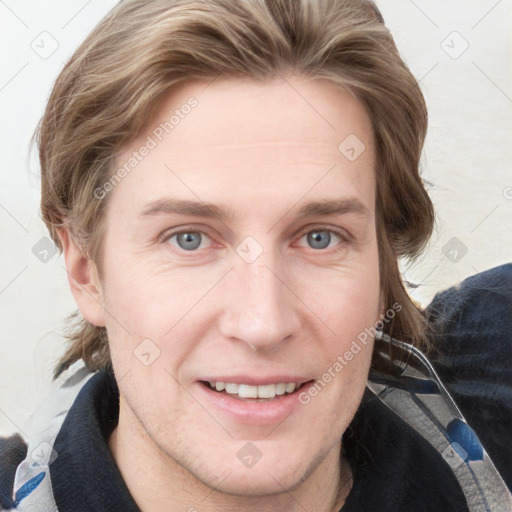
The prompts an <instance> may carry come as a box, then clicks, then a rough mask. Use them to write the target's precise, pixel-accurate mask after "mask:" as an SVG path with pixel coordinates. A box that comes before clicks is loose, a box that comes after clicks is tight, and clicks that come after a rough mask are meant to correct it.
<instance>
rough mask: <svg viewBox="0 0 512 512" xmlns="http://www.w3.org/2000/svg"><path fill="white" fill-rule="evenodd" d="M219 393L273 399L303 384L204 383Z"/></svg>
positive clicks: (289, 392) (291, 391)
mask: <svg viewBox="0 0 512 512" xmlns="http://www.w3.org/2000/svg"><path fill="white" fill-rule="evenodd" d="M205 384H206V385H208V386H209V387H210V389H213V390H215V391H218V392H219V393H221V392H225V393H227V394H229V395H237V396H238V397H239V398H266V399H269V398H275V397H276V396H280V395H286V394H291V393H294V392H295V391H297V390H298V389H300V387H301V386H302V385H303V384H305V383H300V382H298V383H295V382H288V383H286V382H279V383H276V384H265V385H261V386H251V385H249V384H235V383H234V382H214V381H209V382H207V383H205Z"/></svg>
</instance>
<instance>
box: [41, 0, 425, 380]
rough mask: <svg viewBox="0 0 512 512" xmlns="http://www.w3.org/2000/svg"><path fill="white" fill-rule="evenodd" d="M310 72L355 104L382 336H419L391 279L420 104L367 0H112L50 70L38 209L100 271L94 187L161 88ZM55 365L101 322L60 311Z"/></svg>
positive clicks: (419, 327) (99, 354)
mask: <svg viewBox="0 0 512 512" xmlns="http://www.w3.org/2000/svg"><path fill="white" fill-rule="evenodd" d="M290 71H292V72H294V73H300V74H303V75H307V76H310V77H312V78H324V79H328V80H331V81H332V82H334V83H336V84H339V85H340V86H342V87H344V88H347V89H349V90H350V91H352V92H353V94H355V95H356V97H357V98H358V99H359V100H360V101H361V102H362V103H363V104H364V105H365V106H366V109H367V111H368V114H369V116H370V118H371V121H372V124H373V129H374V136H375V144H376V148H377V172H376V181H377V198H376V215H377V237H378V246H379V262H380V273H381V283H380V289H381V294H382V297H383V304H384V307H387V308H391V305H392V304H396V303H398V304H400V305H401V311H400V314H398V315H396V316H394V318H392V319H390V320H389V321H388V322H387V323H386V324H385V325H384V327H383V329H384V331H385V332H386V333H387V334H390V335H393V336H395V337H399V338H400V339H402V340H405V341H409V342H411V343H415V344H417V345H420V344H423V345H425V346H426V343H427V342H426V339H427V338H426V336H425V328H426V323H425V320H424V318H423V315H422V314H421V312H420V311H419V310H418V309H417V308H416V307H415V306H414V304H413V303H412V301H411V299H410V298H409V296H408V294H407V292H406V290H405V289H404V286H403V283H402V280H401V276H400V272H399V268H398V259H399V258H401V257H406V258H414V257H415V256H417V255H418V253H419V252H420V251H421V250H422V248H423V247H424V245H425V243H426V242H427V240H428V238H429V237H430V234H431V232H432V229H433V223H434V212H433V207H432V203H431V201H430V198H429V196H428V194H427V192H426V190H425V188H424V185H423V182H422V180H421V177H420V174H419V159H420V155H421V151H422V147H423V142H424V138H425V135H426V129H427V110H426V105H425V101H424V98H423V95H422V93H421V90H420V88H419V85H418V83H417V81H416V80H415V78H414V77H413V75H412V74H411V72H410V71H409V69H408V68H407V66H406V64H405V63H404V62H403V60H402V59H401V57H400V55H399V53H398V51H397V49H396V46H395V44H394V41H393V38H392V36H391V35H390V33H389V31H388V29H387V28H386V27H385V25H384V21H383V19H382V16H381V15H380V13H379V11H378V10H377V8H376V7H375V5H374V4H373V3H372V2H370V1H367V0H243V1H238V0H168V1H158V0H152V1H144V2H141V1H140V0H124V1H122V2H120V3H119V4H118V5H117V6H116V7H115V8H114V9H113V10H112V11H111V12H110V13H109V14H108V15H107V16H106V17H105V18H104V19H103V20H102V21H101V22H100V23H99V25H98V26H97V27H96V28H95V29H94V30H93V31H92V32H91V34H90V35H89V36H88V37H87V39H86V40H85V41H84V42H83V43H82V44H81V45H80V47H79V48H78V49H77V50H76V52H75V53H74V54H73V56H72V57H71V59H70V60H69V62H68V63H67V64H66V65H65V67H64V69H63V70H62V72H61V73H60V75H59V77H58V78H57V80H56V82H55V85H54V88H53V90H52V93H51V96H50V98H49V101H48V104H47V107H46V110H45V113H44V116H43V118H42V120H41V123H40V125H39V127H38V130H37V131H36V133H35V137H36V138H37V142H38V145H39V156H40V163H41V173H42V199H41V209H42V215H43V219H44V221H45V223H46V225H47V227H48V229H49V231H50V234H51V236H52V237H53V240H54V241H55V243H56V244H57V245H58V247H59V248H60V249H61V250H62V245H61V242H60V239H59V236H58V231H59V229H61V228H69V231H70V233H71V235H72V236H73V237H74V238H75V239H76V240H77V241H78V243H80V244H81V245H82V246H83V248H84V251H86V254H87V255H88V256H89V257H90V258H91V259H92V260H93V261H95V262H96V263H97V265H98V268H99V271H100V275H101V259H102V258H101V241H102V235H103V233H104V228H105V209H106V206H107V204H108V196H107V197H105V198H103V199H101V200H100V199H98V198H97V197H96V196H95V194H94V191H95V190H96V189H98V187H101V186H102V185H103V184H104V183H105V182H106V181H107V180H108V179H109V176H111V174H112V172H113V162H114V160H115V157H116V155H117V154H118V153H119V151H120V150H121V149H122V148H123V147H125V146H126V145H127V144H128V143H129V142H130V141H131V140H133V139H134V138H135V137H136V136H137V135H139V134H140V133H141V132H142V131H143V130H144V129H145V127H146V125H147V121H148V119H150V118H151V117H152V113H153V112H154V111H155V108H156V107H157V105H158V103H159V102H160V101H161V100H163V98H164V97H165V94H166V92H168V91H169V90H170V88H171V87H172V86H173V85H175V84H178V83H180V82H184V81H188V80H194V79H213V78H215V77H217V76H219V75H220V74H223V75H225V76H229V77H250V78H253V79H255V80H266V79H269V78H275V77H278V76H280V75H281V76H282V75H284V74H285V73H287V72H290ZM73 319H74V320H75V322H74V324H72V326H71V327H70V331H69V333H68V337H69V341H70V344H69V347H68V349H67V351H66V352H65V354H64V355H63V357H62V358H61V359H60V361H59V362H58V364H57V367H56V370H55V375H56V376H57V375H59V374H60V373H61V372H62V371H63V370H65V369H66V368H67V367H68V366H69V365H70V364H72V363H73V362H74V361H76V360H78V359H80V358H81V359H83V360H84V361H85V363H86V365H87V366H88V367H89V368H91V369H92V370H96V369H99V368H105V367H107V366H108V365H109V364H110V353H109V348H108V339H107V335H106V331H105V328H103V327H97V326H94V325H92V324H90V323H89V322H88V321H86V320H85V319H83V318H82V317H81V316H80V314H79V313H77V314H75V315H74V318H73Z"/></svg>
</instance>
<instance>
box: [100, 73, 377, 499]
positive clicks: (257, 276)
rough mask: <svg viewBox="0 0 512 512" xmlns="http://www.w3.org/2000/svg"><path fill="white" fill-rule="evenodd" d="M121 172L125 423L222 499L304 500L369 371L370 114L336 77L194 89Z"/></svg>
mask: <svg viewBox="0 0 512 512" xmlns="http://www.w3.org/2000/svg"><path fill="white" fill-rule="evenodd" d="M191 98H193V99H191ZM187 104H188V105H189V107H185V105H187ZM172 116H174V117H172ZM166 122H167V124H165V123H166ZM347 137H349V138H348V139H347ZM344 141H345V142H344ZM340 144H341V146H340ZM362 144H364V147H363V146H362ZM143 146H145V147H146V148H148V149H147V150H144V149H142V148H143ZM354 157H355V158H354ZM130 158H133V159H135V160H130ZM130 162H131V163H130ZM123 166H124V168H125V171H126V172H124V173H123V172H120V173H118V177H119V178H120V180H117V181H116V182H113V181H112V183H113V184H112V183H111V187H110V186H107V188H108V193H109V194H110V197H109V207H108V211H107V214H106V221H107V229H106V232H105V238H104V245H103V261H102V269H101V270H102V278H101V294H102V301H103V306H104V317H103V318H104V323H105V325H106V327H107V330H108V335H109V340H110V349H111V354H112V361H113V367H114V371H115V374H116V378H117V380H118V384H119V389H120V394H121V413H120V426H121V425H129V424H131V425H132V427H133V428H134V429H135V428H136V429H138V431H139V433H140V435H141V436H142V437H143V438H144V440H145V441H144V442H145V443H146V444H147V446H148V449H149V450H153V451H154V453H155V454H157V456H158V457H160V458H162V457H164V458H166V457H167V458H168V460H169V461H175V462H176V461H177V463H178V464H179V465H180V467H182V468H184V469H185V470H186V471H187V472H188V473H190V474H191V475H193V476H194V477H195V478H196V479H197V480H198V481H200V482H202V483H203V484H206V485H207V486H209V487H211V488H217V490H220V491H223V492H226V493H233V494H244V493H247V494H258V493H267V494H271V493H276V492H281V491H282V489H283V488H286V489H291V488H294V487H295V486H297V485H299V484H300V483H301V482H303V481H305V480H306V479H307V477H308V476H309V475H311V474H312V473H313V472H314V471H315V469H316V468H318V467H319V465H321V464H322V461H324V460H326V458H327V457H329V456H331V457H336V458H337V457H339V450H340V437H341V435H342V433H343V432H344V431H345V429H346V427H347V425H348V424H349V422H350V421H351V419H352V417H353V415H354V414H355V411H356V409H357V406H358V404H359V402H360V399H361V396H362V393H363V391H364V387H365V384H366V379H367V374H368V369H369V365H370V359H371V351H372V341H371V340H370V341H369V342H367V344H366V345H364V344H362V343H358V344H357V346H358V349H359V350H357V351H356V349H354V340H357V336H358V335H359V334H360V333H361V332H364V330H365V328H368V327H370V326H373V325H374V324H375V322H376V321H377V320H378V318H379V313H380V310H379V287H378V283H379V267H378V250H377V241H376V227H375V206H374V205H375V152H374V143H373V139H372V130H371V123H370V120H369V118H368V115H367V114H366V112H365V110H364V108H363V106H362V105H361V103H360V102H358V101H357V100H356V99H354V98H353V97H352V96H351V95H350V94H349V93H348V92H346V91H343V90H342V89H341V88H339V87H338V86H336V85H334V84H333V83H330V82H328V81H325V80H307V79H306V78H304V77H300V76H295V77H289V79H288V80H287V81H285V80H275V81H269V82H265V83H256V82H253V81H250V80H240V79H233V80H227V79H223V80H221V79H218V80H215V81H213V82H212V83H210V84H209V85H208V86H207V83H199V82H197V83H187V84H185V85H180V86H179V87H177V88H175V89H174V90H173V91H172V93H170V95H169V96H168V97H167V98H166V101H165V102H164V103H163V104H162V105H161V106H160V108H159V109H158V113H157V116H156V117H155V119H154V121H153V122H152V123H150V125H149V128H148V130H147V132H145V133H144V134H142V135H141V136H140V137H139V138H138V139H137V140H135V141H133V143H131V144H130V146H129V147H127V148H126V150H125V151H124V152H123V154H122V155H121V156H120V157H119V158H118V160H117V165H116V169H120V168H122V167H123ZM104 190H106V189H104ZM99 194H100V195H101V193H99ZM347 352H351V353H352V357H350V356H346V355H345V354H346V353H347ZM329 377H330V378H329ZM294 385H300V386H301V387H300V388H299V389H295V391H293V388H294ZM212 386H213V387H214V388H215V389H212ZM217 388H218V389H219V390H217ZM315 390H316V391H315ZM237 392H238V394H237ZM276 393H277V394H276ZM283 393H284V394H283ZM135 425H136V427H135ZM277 482H279V483H277Z"/></svg>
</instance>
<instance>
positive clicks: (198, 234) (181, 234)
mask: <svg viewBox="0 0 512 512" xmlns="http://www.w3.org/2000/svg"><path fill="white" fill-rule="evenodd" d="M205 238H206V239H209V238H210V237H209V236H208V235H206V234H205V233H203V232H202V231H192V230H189V231H177V232H174V233H169V235H167V236H166V237H165V241H166V242H167V243H170V244H171V245H174V246H175V247H178V249H182V250H184V251H195V250H196V249H199V248H200V246H201V244H202V242H203V240H204V239H205ZM173 239H176V243H173V242H172V240H173Z"/></svg>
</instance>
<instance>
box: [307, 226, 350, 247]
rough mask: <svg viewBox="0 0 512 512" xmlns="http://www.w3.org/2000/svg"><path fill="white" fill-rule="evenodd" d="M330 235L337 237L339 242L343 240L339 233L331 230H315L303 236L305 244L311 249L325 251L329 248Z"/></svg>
mask: <svg viewBox="0 0 512 512" xmlns="http://www.w3.org/2000/svg"><path fill="white" fill-rule="evenodd" d="M332 235H334V236H335V237H338V238H339V239H340V240H343V237H342V235H341V234H340V233H337V232H335V231H333V230H331V229H315V230H314V231H309V232H308V233H306V234H305V235H304V236H306V237H307V242H308V244H309V245H310V247H312V248H313V249H319V250H321V249H326V248H327V247H329V245H330V243H331V241H332Z"/></svg>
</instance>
